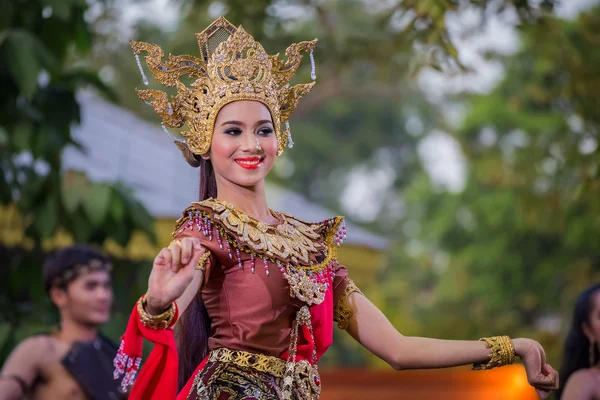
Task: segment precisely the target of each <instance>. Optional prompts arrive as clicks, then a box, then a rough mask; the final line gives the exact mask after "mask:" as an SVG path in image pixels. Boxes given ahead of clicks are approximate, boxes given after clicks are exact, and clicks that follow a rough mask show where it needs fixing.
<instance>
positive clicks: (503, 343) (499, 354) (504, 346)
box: [473, 336, 515, 371]
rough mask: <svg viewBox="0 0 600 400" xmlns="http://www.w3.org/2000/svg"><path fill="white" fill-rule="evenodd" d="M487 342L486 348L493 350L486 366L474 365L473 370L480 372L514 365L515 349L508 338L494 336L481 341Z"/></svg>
mask: <svg viewBox="0 0 600 400" xmlns="http://www.w3.org/2000/svg"><path fill="white" fill-rule="evenodd" d="M479 340H481V341H484V342H485V347H487V348H488V349H491V351H490V354H489V356H488V358H489V361H488V362H487V363H486V364H481V363H479V364H478V363H476V364H473V369H474V370H477V371H480V370H485V369H492V368H496V367H501V366H503V365H508V364H512V363H513V362H514V361H515V348H514V347H513V343H512V340H510V338H509V337H508V336H493V337H489V338H481V339H479Z"/></svg>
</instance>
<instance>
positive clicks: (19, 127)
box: [0, 0, 154, 360]
mask: <svg viewBox="0 0 600 400" xmlns="http://www.w3.org/2000/svg"><path fill="white" fill-rule="evenodd" d="M87 8H88V2H86V1H85V0H17V1H12V0H0V10H1V11H0V59H2V63H1V65H0V87H1V88H2V96H0V206H4V208H3V209H4V210H6V209H9V208H8V207H13V206H14V207H16V209H17V211H18V213H19V216H20V218H18V220H19V221H22V226H18V227H17V226H9V227H5V228H6V229H10V230H17V231H23V232H25V236H26V237H27V239H32V241H33V248H32V249H29V250H27V251H25V250H23V249H22V248H19V247H17V248H6V247H5V244H3V245H2V246H0V249H1V250H0V253H1V255H2V260H4V261H5V263H4V265H3V268H2V269H1V271H0V274H1V276H0V305H1V306H2V310H3V312H2V314H0V335H1V336H0V343H1V345H0V360H2V359H3V358H4V357H5V356H6V354H7V352H8V351H9V350H10V349H11V348H12V347H13V346H14V344H15V343H16V341H18V340H20V339H22V338H23V336H26V335H29V334H32V333H35V332H40V331H48V327H49V326H51V325H54V324H56V318H55V317H56V316H55V314H54V313H53V312H51V311H50V310H52V307H51V305H50V304H49V301H48V299H47V296H46V294H45V293H44V291H43V288H42V287H41V264H42V261H43V257H44V255H45V254H44V252H43V251H42V244H43V242H44V240H45V239H49V238H52V237H54V236H55V235H56V234H57V233H59V232H62V233H67V234H69V235H70V236H71V237H72V238H73V239H74V241H76V242H85V243H94V244H97V245H102V244H103V243H104V242H105V241H106V240H108V239H113V240H115V241H116V242H117V243H119V244H121V245H123V246H125V245H126V244H127V243H128V242H129V239H130V238H131V236H132V234H133V233H134V232H135V231H142V232H144V233H145V234H146V235H147V236H148V237H150V238H151V239H154V232H153V226H152V218H151V217H150V215H149V214H148V213H147V211H146V210H145V209H144V207H143V206H142V205H141V204H140V203H139V202H138V201H137V200H136V199H135V198H134V196H133V195H132V193H131V191H129V190H128V189H127V188H125V187H124V186H123V185H121V184H109V183H105V182H90V181H89V180H88V179H87V177H86V176H85V175H84V174H83V173H78V172H74V171H64V170H63V168H62V159H61V156H62V153H63V150H64V149H65V148H66V147H67V146H76V147H80V146H79V145H78V144H77V143H75V142H74V140H73V138H72V136H71V127H72V126H73V125H74V124H78V123H79V122H80V108H79V104H78V102H77V98H76V93H77V91H78V90H79V89H82V88H85V87H90V86H91V87H93V88H95V89H96V90H97V91H98V92H100V93H103V94H104V95H106V96H108V97H109V98H112V99H115V98H116V97H115V94H114V92H113V91H111V90H110V89H109V88H108V87H106V86H105V85H104V84H103V83H102V82H101V81H100V79H99V78H98V76H97V75H96V74H95V72H94V71H93V70H91V69H89V68H87V67H85V63H83V62H81V60H82V58H83V57H85V56H86V55H87V53H88V52H89V51H90V48H91V45H92V32H91V25H90V24H89V23H88V22H86V19H85V17H84V15H85V12H86V10H87ZM118 266H120V267H121V268H122V269H121V270H117V272H116V273H115V281H116V285H117V287H119V288H120V290H121V291H122V293H126V291H125V289H123V287H122V286H123V285H125V284H129V283H130V282H131V279H132V276H126V275H127V274H129V275H131V274H134V275H136V274H137V273H138V272H139V273H141V272H140V271H147V270H139V269H138V270H136V269H132V268H133V265H131V264H130V265H128V263H126V262H124V261H121V262H119V263H118ZM127 267H128V268H127ZM123 279H126V280H123ZM119 285H120V286H119ZM127 293H132V292H131V291H127ZM136 293H137V292H136ZM121 298H122V296H121V297H120V298H119V300H121ZM127 302H128V303H127V304H128V305H127V307H125V309H127V311H128V309H129V304H132V299H127ZM121 310H122V309H121ZM119 322H120V324H121V325H120V328H119V329H121V328H122V326H124V320H123V318H121V320H119Z"/></svg>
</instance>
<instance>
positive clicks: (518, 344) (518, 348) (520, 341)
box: [512, 338, 531, 357]
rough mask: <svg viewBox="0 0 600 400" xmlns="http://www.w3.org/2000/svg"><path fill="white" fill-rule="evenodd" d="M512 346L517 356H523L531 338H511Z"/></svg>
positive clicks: (529, 346)
mask: <svg viewBox="0 0 600 400" xmlns="http://www.w3.org/2000/svg"><path fill="white" fill-rule="evenodd" d="M512 343H513V347H514V349H515V355H516V356H517V357H523V355H525V354H526V353H527V352H528V351H529V349H530V348H531V340H530V339H525V338H517V339H512Z"/></svg>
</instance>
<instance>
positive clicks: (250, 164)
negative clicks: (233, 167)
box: [234, 156, 263, 169]
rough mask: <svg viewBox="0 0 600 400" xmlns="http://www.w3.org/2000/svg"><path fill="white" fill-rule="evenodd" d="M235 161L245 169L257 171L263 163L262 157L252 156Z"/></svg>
mask: <svg viewBox="0 0 600 400" xmlns="http://www.w3.org/2000/svg"><path fill="white" fill-rule="evenodd" d="M234 161H235V162H236V163H237V164H238V165H239V166H240V167H242V168H244V169H256V168H258V167H260V165H261V164H262V162H263V159H262V157H259V156H251V157H240V158H236V159H234Z"/></svg>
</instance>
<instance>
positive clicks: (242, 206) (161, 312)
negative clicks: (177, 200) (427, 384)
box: [115, 17, 558, 400]
mask: <svg viewBox="0 0 600 400" xmlns="http://www.w3.org/2000/svg"><path fill="white" fill-rule="evenodd" d="M197 40H198V44H199V46H200V50H201V55H202V57H201V58H196V57H193V56H169V59H168V60H167V61H166V62H163V61H162V57H163V51H162V49H160V48H159V47H158V46H155V45H150V44H148V43H141V42H132V48H133V50H134V53H135V54H136V57H138V54H140V53H141V52H142V51H145V52H146V53H147V56H146V63H147V66H148V68H149V69H150V70H151V72H152V74H153V76H154V77H155V79H156V80H158V81H159V82H160V83H162V84H164V85H166V86H170V87H173V86H176V87H177V94H176V95H175V96H171V98H170V99H169V98H168V96H167V95H166V93H164V92H161V91H158V90H140V91H138V94H139V96H140V98H142V99H143V100H144V101H146V102H147V103H149V104H150V105H152V106H153V107H154V109H155V111H156V113H157V114H158V115H159V116H160V117H162V119H163V126H165V125H166V126H169V127H175V128H179V127H183V126H184V125H186V124H187V130H186V131H185V132H183V133H182V135H183V138H184V139H177V138H174V140H175V142H176V144H177V145H178V147H179V148H180V150H181V151H182V153H183V156H184V157H185V159H186V160H187V161H188V163H190V164H191V165H192V166H194V167H200V171H201V177H200V201H199V202H196V203H193V204H192V205H191V206H190V207H189V208H187V209H186V210H185V211H184V212H183V216H182V218H181V219H179V221H178V222H177V225H176V227H175V231H174V232H173V238H174V240H173V242H172V243H171V244H170V245H169V247H168V248H165V249H163V250H162V251H161V252H160V253H159V254H158V255H157V257H156V258H155V260H154V265H153V268H152V272H151V274H150V278H149V282H148V290H147V293H146V295H145V296H143V297H142V298H140V300H139V301H138V303H137V305H136V307H134V310H133V312H132V315H131V318H130V321H129V324H128V328H127V331H126V333H125V335H124V336H123V342H122V345H121V349H120V352H119V355H118V356H117V358H116V359H115V367H116V370H115V375H116V376H119V375H120V374H125V379H124V381H123V382H124V385H128V384H131V383H133V378H134V376H135V373H136V372H137V369H138V368H139V365H140V356H141V342H142V340H141V339H142V337H144V338H146V339H148V340H150V341H152V342H153V343H155V347H154V350H153V352H152V353H151V355H150V357H149V359H148V360H147V361H146V363H145V365H144V368H143V369H142V370H141V372H140V376H139V377H138V378H137V382H136V383H135V385H134V387H133V389H132V392H131V394H130V399H134V400H137V399H144V400H148V399H156V400H159V399H160V400H164V399H175V398H176V392H177V390H178V386H179V387H182V389H181V391H180V394H179V395H178V396H177V399H179V400H183V399H187V400H194V399H280V398H282V399H306V400H316V399H318V398H319V394H320V392H321V381H320V378H319V374H318V370H317V362H318V360H319V358H320V357H321V355H323V353H324V352H325V351H326V350H327V348H328V347H329V346H330V345H331V343H332V332H333V324H334V321H336V322H337V325H338V326H339V327H340V328H341V329H345V330H346V331H347V332H348V333H349V334H350V335H352V337H354V338H355V339H356V340H357V341H358V342H359V343H361V344H362V345H363V346H365V347H366V348H367V349H369V350H370V351H371V352H373V353H374V354H375V355H377V356H378V357H380V358H382V359H383V360H385V361H387V362H388V363H389V364H390V365H391V366H392V367H393V368H395V369H398V370H401V369H410V368H441V367H451V366H457V365H464V364H471V363H473V364H474V368H475V369H489V368H493V367H497V366H502V365H505V364H510V363H512V362H513V360H514V358H515V356H519V357H520V358H521V360H522V361H523V363H524V365H525V368H526V371H527V377H528V379H529V382H530V384H531V385H533V386H534V387H535V388H536V389H537V391H538V393H539V394H540V396H542V397H544V398H545V397H547V396H548V394H549V392H550V391H551V390H552V389H555V388H556V387H557V385H558V376H557V373H556V371H554V370H553V369H552V368H551V367H550V366H549V365H548V364H546V361H545V355H544V350H543V349H542V347H541V346H540V345H539V344H538V343H537V342H535V341H533V340H529V339H512V340H511V339H510V338H509V337H507V336H496V337H489V338H484V339H481V340H479V341H450V340H437V339H427V338H420V337H406V336H403V335H402V334H401V333H399V332H398V331H397V330H396V329H395V328H394V327H393V326H392V325H391V324H390V322H389V321H388V320H387V319H386V317H385V316H384V315H383V314H382V313H381V312H380V311H379V310H378V309H377V308H376V307H375V306H374V305H373V304H372V303H371V302H370V301H369V300H368V299H367V298H366V297H365V296H363V295H362V293H361V292H360V290H359V289H358V288H357V287H356V285H354V283H353V282H352V280H351V279H350V278H349V277H348V271H347V270H346V268H345V267H344V266H342V265H340V264H338V262H337V259H336V250H337V247H338V246H339V245H340V244H341V243H342V242H343V240H344V238H345V236H346V228H345V226H344V221H343V219H342V218H341V217H335V218H332V219H329V220H326V221H322V222H318V223H311V222H306V221H302V220H300V219H298V218H296V217H294V216H292V215H288V214H285V213H280V212H275V211H273V210H270V209H269V208H268V206H267V202H266V197H265V177H266V175H267V174H268V172H269V171H270V169H271V167H272V166H273V164H274V162H275V160H276V158H277V156H278V155H279V154H281V153H282V152H283V151H284V149H285V148H286V147H291V146H292V144H293V142H292V137H291V133H290V129H289V124H288V119H289V117H290V114H291V113H292V112H293V111H294V109H295V108H296V105H297V103H298V101H299V99H300V97H301V96H303V95H304V94H306V93H307V92H309V91H310V89H311V88H312V86H313V85H314V82H312V83H308V84H298V85H295V86H290V85H289V82H290V80H291V79H292V77H293V75H294V74H295V72H296V70H297V68H298V66H299V65H300V62H301V60H302V56H301V55H300V52H301V51H310V55H311V57H310V58H311V65H312V73H311V77H312V79H313V81H314V79H316V77H315V74H314V61H313V58H312V50H313V48H314V47H315V45H316V40H313V41H309V42H301V43H298V44H293V45H291V46H290V47H289V48H288V49H287V50H286V56H287V61H286V62H284V61H281V60H280V59H279V57H278V56H277V55H276V56H268V55H267V54H266V53H265V50H264V49H263V47H262V46H261V45H260V44H259V43H257V42H256V41H255V40H254V39H253V38H252V36H250V35H249V34H248V33H246V32H245V31H244V30H243V28H242V27H238V28H236V27H235V26H233V25H232V24H230V23H229V22H228V21H227V20H225V19H224V18H222V17H221V18H219V19H217V20H216V21H215V22H213V23H212V24H211V25H210V26H209V27H208V28H207V29H206V30H204V31H203V32H202V33H200V34H198V35H197ZM138 64H139V67H140V71H141V72H142V76H143V78H144V81H145V82H147V79H146V78H145V76H144V75H143V69H142V66H141V63H140V61H139V58H138ZM184 75H186V76H188V77H190V78H192V79H193V80H194V83H193V84H192V85H190V87H188V86H186V85H184V84H183V83H182V82H181V81H180V78H181V77H182V76H184ZM282 125H283V126H285V130H282V129H281V127H282ZM179 316H180V318H179V321H178V322H177V320H178V317H179ZM176 322H177V326H176V327H175V331H174V330H173V326H174V325H175V323H176ZM176 334H177V335H176ZM175 336H177V345H176V340H175ZM178 357H179V358H180V359H179V360H178ZM178 370H179V375H178ZM178 377H179V382H180V383H179V385H178Z"/></svg>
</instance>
